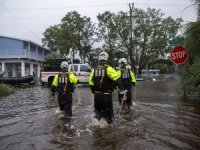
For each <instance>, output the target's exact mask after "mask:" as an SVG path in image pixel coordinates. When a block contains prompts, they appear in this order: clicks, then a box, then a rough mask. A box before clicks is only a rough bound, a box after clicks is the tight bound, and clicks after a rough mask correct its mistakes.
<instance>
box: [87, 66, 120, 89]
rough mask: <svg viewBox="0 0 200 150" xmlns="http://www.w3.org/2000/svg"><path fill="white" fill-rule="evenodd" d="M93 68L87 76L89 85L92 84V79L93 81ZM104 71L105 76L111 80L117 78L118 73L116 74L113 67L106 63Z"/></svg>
mask: <svg viewBox="0 0 200 150" xmlns="http://www.w3.org/2000/svg"><path fill="white" fill-rule="evenodd" d="M94 70H95V69H93V70H92V72H91V73H90V77H89V80H88V82H89V85H90V86H94V81H93V77H94ZM106 73H107V76H108V77H109V78H110V79H111V80H113V81H116V80H117V79H119V77H120V76H119V75H118V74H117V72H116V71H115V69H114V68H113V67H111V66H109V65H106Z"/></svg>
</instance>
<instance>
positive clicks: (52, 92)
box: [51, 74, 58, 96]
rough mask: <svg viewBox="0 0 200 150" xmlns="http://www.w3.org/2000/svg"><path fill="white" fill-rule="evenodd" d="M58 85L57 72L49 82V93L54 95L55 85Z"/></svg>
mask: <svg viewBox="0 0 200 150" xmlns="http://www.w3.org/2000/svg"><path fill="white" fill-rule="evenodd" d="M57 86H58V74H57V75H56V76H55V77H54V79H53V82H52V84H51V95H52V96H54V95H55V91H56V87H57Z"/></svg>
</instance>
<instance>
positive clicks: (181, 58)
mask: <svg viewBox="0 0 200 150" xmlns="http://www.w3.org/2000/svg"><path fill="white" fill-rule="evenodd" d="M187 58H188V51H187V49H186V48H184V47H183V46H176V47H174V48H173V49H172V51H171V53H170V59H171V61H172V62H173V63H174V64H184V63H185V62H186V61H187Z"/></svg>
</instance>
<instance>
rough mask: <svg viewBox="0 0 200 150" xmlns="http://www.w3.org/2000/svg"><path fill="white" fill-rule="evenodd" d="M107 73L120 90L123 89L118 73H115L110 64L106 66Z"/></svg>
mask: <svg viewBox="0 0 200 150" xmlns="http://www.w3.org/2000/svg"><path fill="white" fill-rule="evenodd" d="M107 75H108V77H109V78H110V79H111V80H113V81H114V82H116V84H117V85H118V87H119V89H120V90H124V86H123V84H122V81H121V78H120V74H119V73H117V72H116V71H115V69H114V68H112V67H111V66H108V67H107Z"/></svg>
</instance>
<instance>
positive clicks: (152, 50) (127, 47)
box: [43, 8, 182, 70]
mask: <svg viewBox="0 0 200 150" xmlns="http://www.w3.org/2000/svg"><path fill="white" fill-rule="evenodd" d="M131 12H133V14H132V15H130V14H129V12H123V11H121V12H119V13H117V14H115V13H111V12H109V11H105V12H104V13H102V14H99V15H98V16H97V19H98V28H97V29H98V30H96V28H95V24H94V23H92V22H91V19H90V18H88V17H85V16H81V15H80V14H79V13H78V12H76V11H72V12H69V13H67V14H66V15H65V16H64V17H63V18H62V20H61V23H60V24H59V25H55V26H51V27H49V28H48V29H46V31H45V32H44V38H43V44H44V45H45V46H47V47H48V48H50V49H51V50H52V51H56V50H59V51H60V53H61V54H69V52H71V54H72V56H73V58H74V57H75V54H76V53H77V54H79V55H80V57H81V59H82V60H83V61H84V62H85V61H86V60H87V59H88V60H91V61H94V58H97V57H96V55H98V54H97V52H98V51H96V50H95V49H94V48H92V46H93V44H94V42H97V41H98V42H102V43H103V46H102V50H105V51H106V52H108V54H109V59H110V60H111V62H110V63H111V64H115V63H116V62H117V60H118V59H119V58H120V57H126V58H128V60H129V63H130V64H131V66H132V67H133V68H134V69H135V66H139V70H141V69H143V68H144V67H145V65H146V64H147V63H149V62H150V61H152V60H155V59H157V58H159V57H164V55H165V53H166V52H169V46H168V41H169V39H170V38H173V37H175V35H176V33H177V31H178V28H179V27H180V23H181V21H182V20H181V19H176V20H174V19H172V18H171V17H167V18H164V14H163V13H162V12H161V11H160V10H155V9H151V8H148V9H147V11H144V10H142V9H137V8H133V9H132V10H131ZM130 16H132V17H130ZM131 22H134V27H133V28H131V27H132V25H131ZM132 35H133V38H130V37H132ZM93 55H94V57H93V58H92V56H93Z"/></svg>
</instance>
